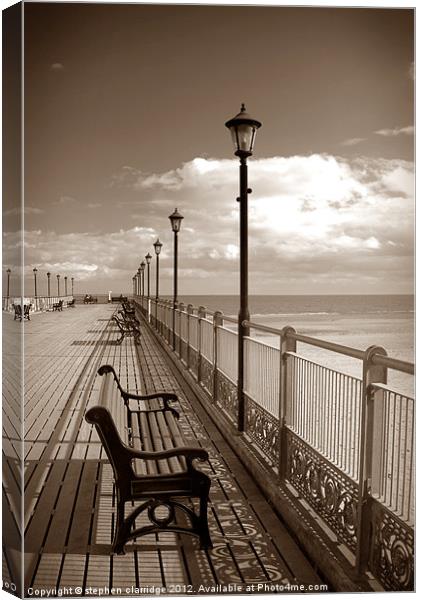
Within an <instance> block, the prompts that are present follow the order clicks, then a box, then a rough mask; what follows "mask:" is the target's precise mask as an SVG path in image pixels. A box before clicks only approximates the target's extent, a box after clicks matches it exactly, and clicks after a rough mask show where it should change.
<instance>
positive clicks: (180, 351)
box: [178, 302, 186, 359]
mask: <svg viewBox="0 0 421 600" xmlns="http://www.w3.org/2000/svg"><path fill="white" fill-rule="evenodd" d="M178 310H179V311H180V312H179V313H178V355H179V357H180V358H181V359H182V358H183V340H182V339H181V321H182V313H184V311H185V310H186V305H185V304H184V303H183V302H180V304H179V305H178Z"/></svg>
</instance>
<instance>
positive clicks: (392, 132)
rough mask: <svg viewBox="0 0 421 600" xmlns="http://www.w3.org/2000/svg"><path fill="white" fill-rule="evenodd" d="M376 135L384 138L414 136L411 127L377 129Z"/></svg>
mask: <svg viewBox="0 0 421 600" xmlns="http://www.w3.org/2000/svg"><path fill="white" fill-rule="evenodd" d="M374 133H376V134H377V135H383V136H385V137H395V136H397V135H414V127H413V125H408V126H407V127H395V128H394V129H379V130H378V131H375V132H374Z"/></svg>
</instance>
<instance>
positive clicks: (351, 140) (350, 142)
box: [341, 137, 366, 146]
mask: <svg viewBox="0 0 421 600" xmlns="http://www.w3.org/2000/svg"><path fill="white" fill-rule="evenodd" d="M365 139H366V138H360V137H355V138H349V139H348V140H344V141H343V142H341V146H356V145H357V144H361V142H364V140H365Z"/></svg>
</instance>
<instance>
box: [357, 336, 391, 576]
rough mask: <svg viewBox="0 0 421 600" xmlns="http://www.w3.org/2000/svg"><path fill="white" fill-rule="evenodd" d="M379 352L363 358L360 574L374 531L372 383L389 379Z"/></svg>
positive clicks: (370, 350) (369, 351) (381, 350)
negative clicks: (378, 360)
mask: <svg viewBox="0 0 421 600" xmlns="http://www.w3.org/2000/svg"><path fill="white" fill-rule="evenodd" d="M376 354H380V355H381V356H387V352H386V350H385V349H384V348H382V347H380V346H370V347H369V348H368V349H367V350H366V352H365V357H364V360H363V378H362V388H361V390H362V391H361V393H362V398H361V423H360V453H359V465H358V506H357V527H356V537H357V550H356V563H355V564H356V569H357V572H358V574H361V573H362V572H363V571H364V570H365V569H366V567H367V563H368V559H369V552H370V534H371V529H372V528H371V496H370V492H371V475H372V465H373V451H374V450H375V447H376V444H375V443H374V438H375V436H376V442H377V441H378V440H377V432H378V425H379V424H378V423H377V424H376V423H375V418H374V395H373V393H372V387H371V384H373V383H387V369H386V368H385V367H381V366H377V365H375V364H373V357H374V355H376Z"/></svg>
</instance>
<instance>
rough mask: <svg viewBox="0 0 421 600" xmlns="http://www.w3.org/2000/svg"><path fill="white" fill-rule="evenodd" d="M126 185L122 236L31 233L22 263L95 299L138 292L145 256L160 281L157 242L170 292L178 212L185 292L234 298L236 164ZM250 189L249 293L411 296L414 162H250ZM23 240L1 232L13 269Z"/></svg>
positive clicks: (205, 162)
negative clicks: (173, 219)
mask: <svg viewBox="0 0 421 600" xmlns="http://www.w3.org/2000/svg"><path fill="white" fill-rule="evenodd" d="M126 171H128V170H127V169H126ZM118 185H120V186H124V187H125V188H126V190H125V192H127V194H128V195H127V196H125V197H124V199H123V200H122V201H121V204H122V207H121V208H117V206H116V210H117V211H118V222H119V223H123V222H124V224H122V227H121V229H119V230H115V231H111V232H109V233H105V232H102V231H99V230H98V232H94V233H87V232H81V233H72V234H59V233H55V232H51V231H50V232H48V231H42V232H40V231H31V232H27V233H26V235H25V245H26V246H25V253H26V264H28V265H31V264H36V265H39V267H38V268H39V270H41V271H43V270H44V271H45V272H46V271H47V270H50V272H60V273H61V274H62V275H64V274H68V275H69V276H74V277H75V278H76V279H78V280H80V281H83V282H84V283H83V285H84V286H85V287H86V289H91V290H92V291H95V290H96V291H97V292H99V291H100V290H101V289H103V290H108V289H113V290H114V291H118V290H128V291H130V289H131V278H132V276H133V274H134V272H135V271H136V270H137V267H138V265H139V263H140V261H141V260H142V258H143V257H144V256H145V254H146V253H147V252H150V253H151V254H152V255H153V257H154V260H153V261H152V264H151V269H152V271H151V273H152V280H151V281H152V282H153V285H154V276H155V275H154V269H155V254H154V251H153V246H152V244H153V242H154V241H155V240H156V238H157V237H159V238H160V240H161V242H162V243H163V248H162V253H161V255H160V267H161V269H160V273H161V284H160V285H161V287H160V289H161V292H162V293H164V294H170V293H171V290H172V269H173V256H172V251H173V234H172V232H171V229H170V224H169V221H168V215H169V214H170V213H171V212H172V211H173V210H174V208H175V207H176V206H177V207H178V209H179V211H180V212H181V213H182V214H183V216H184V217H185V218H184V221H183V224H182V228H181V232H180V234H179V269H180V271H179V291H180V294H187V293H196V294H197V293H227V294H229V293H231V294H232V293H237V292H238V280H239V274H238V272H239V205H238V203H237V202H236V198H237V196H238V161H237V160H219V159H216V158H209V159H204V158H196V159H193V160H191V161H189V162H186V163H184V164H182V165H180V166H179V167H178V168H177V169H172V170H170V171H167V172H164V173H158V172H157V173H147V174H146V173H140V171H139V170H136V169H132V170H130V178H129V179H128V178H127V177H126V178H121V179H120V180H119V183H118ZM249 185H250V186H251V187H252V188H253V192H252V193H251V194H250V196H249V268H250V293H290V294H294V293H303V292H309V293H329V292H330V293H335V291H336V292H337V291H338V289H340V290H341V292H343V293H346V292H350V293H358V292H359V293H367V292H371V293H392V292H394V293H404V292H405V291H408V290H409V289H411V287H412V281H413V273H412V269H413V242H414V240H413V236H414V225H413V222H414V164H413V163H412V162H408V161H404V160H398V159H376V158H371V157H355V158H352V159H350V158H344V157H338V156H332V155H328V154H312V155H309V156H289V157H272V158H265V159H258V160H256V159H251V160H250V161H249ZM126 198H127V200H126ZM116 214H117V213H116ZM134 224H136V225H134ZM99 227H100V221H99V222H98V228H99ZM17 243H18V240H16V239H14V238H13V236H12V234H7V235H6V236H5V240H4V262H5V264H6V263H7V264H12V258H13V252H16V244H17ZM198 281H200V284H198ZM151 285H152V284H151ZM95 286H97V287H95ZM338 286H339V287H338ZM79 289H81V288H79Z"/></svg>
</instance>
